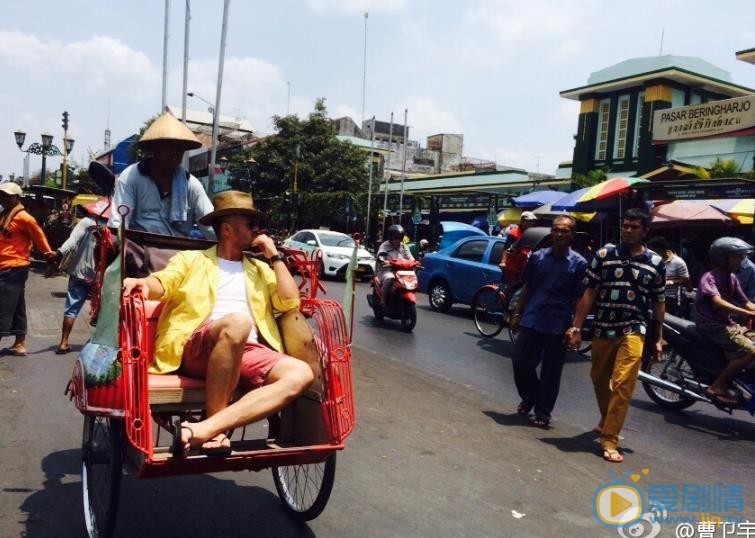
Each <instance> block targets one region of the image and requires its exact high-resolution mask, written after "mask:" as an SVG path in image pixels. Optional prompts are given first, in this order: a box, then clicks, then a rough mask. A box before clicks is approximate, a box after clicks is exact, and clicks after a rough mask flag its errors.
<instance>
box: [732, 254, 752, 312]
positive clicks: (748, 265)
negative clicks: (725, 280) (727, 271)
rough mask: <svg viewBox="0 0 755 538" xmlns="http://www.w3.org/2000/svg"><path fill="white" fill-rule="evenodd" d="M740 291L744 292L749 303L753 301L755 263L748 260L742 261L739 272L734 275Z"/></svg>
mask: <svg viewBox="0 0 755 538" xmlns="http://www.w3.org/2000/svg"><path fill="white" fill-rule="evenodd" d="M735 274H736V276H737V280H739V284H740V285H741V286H742V291H744V292H745V295H747V298H748V299H749V300H750V302H753V300H755V263H752V260H750V258H745V259H744V260H742V267H741V269H740V270H739V272H737V273H735Z"/></svg>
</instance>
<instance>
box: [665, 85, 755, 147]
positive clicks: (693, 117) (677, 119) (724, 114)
mask: <svg viewBox="0 0 755 538" xmlns="http://www.w3.org/2000/svg"><path fill="white" fill-rule="evenodd" d="M753 128H755V96H748V97H737V98H735V99H726V100H723V101H711V102H708V103H703V104H699V105H690V106H683V107H678V108H667V109H664V110H656V111H655V112H654V113H653V143H654V144H664V143H668V142H675V141H678V140H687V139H692V138H704V137H706V136H715V135H720V134H725V133H735V132H737V131H745V130H748V129H753Z"/></svg>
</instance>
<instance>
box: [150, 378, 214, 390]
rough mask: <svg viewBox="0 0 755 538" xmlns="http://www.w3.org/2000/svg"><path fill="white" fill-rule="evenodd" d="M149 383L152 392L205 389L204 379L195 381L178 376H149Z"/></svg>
mask: <svg viewBox="0 0 755 538" xmlns="http://www.w3.org/2000/svg"><path fill="white" fill-rule="evenodd" d="M147 383H148V386H149V389H150V390H171V389H204V387H205V382H204V379H195V378H193V377H186V376H182V375H176V374H149V376H148V379H147Z"/></svg>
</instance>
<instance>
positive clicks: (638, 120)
mask: <svg viewBox="0 0 755 538" xmlns="http://www.w3.org/2000/svg"><path fill="white" fill-rule="evenodd" d="M644 104H645V92H640V93H639V94H638V95H637V112H636V114H635V115H634V144H633V145H632V159H636V158H637V156H638V155H639V152H640V126H641V125H642V108H643V105H644Z"/></svg>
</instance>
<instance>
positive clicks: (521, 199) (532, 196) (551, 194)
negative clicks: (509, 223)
mask: <svg viewBox="0 0 755 538" xmlns="http://www.w3.org/2000/svg"><path fill="white" fill-rule="evenodd" d="M564 194H565V193H563V192H559V191H551V190H543V191H532V192H529V193H527V194H522V195H521V196H517V197H516V198H512V199H511V203H512V204H514V205H515V206H516V207H521V208H523V209H535V208H536V207H540V206H543V205H545V204H551V203H553V202H555V201H556V200H559V199H560V198H563V197H564Z"/></svg>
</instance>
